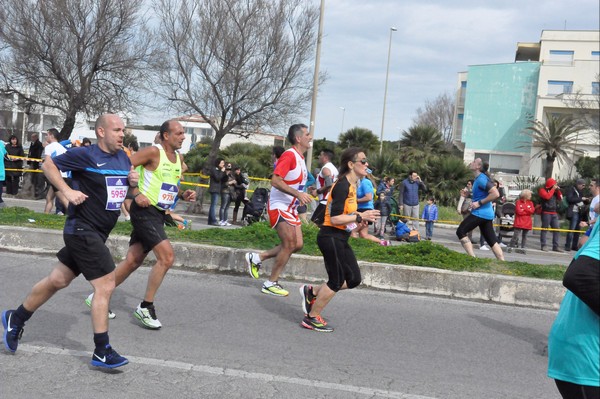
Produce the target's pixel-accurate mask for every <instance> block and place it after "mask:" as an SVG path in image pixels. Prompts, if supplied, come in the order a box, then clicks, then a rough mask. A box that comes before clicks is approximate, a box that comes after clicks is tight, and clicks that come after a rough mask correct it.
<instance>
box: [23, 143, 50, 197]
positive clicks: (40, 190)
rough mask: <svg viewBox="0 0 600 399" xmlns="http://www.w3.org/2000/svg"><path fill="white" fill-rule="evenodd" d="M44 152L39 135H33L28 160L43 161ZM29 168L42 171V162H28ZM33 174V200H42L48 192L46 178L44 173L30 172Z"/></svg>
mask: <svg viewBox="0 0 600 399" xmlns="http://www.w3.org/2000/svg"><path fill="white" fill-rule="evenodd" d="M43 152H44V146H43V145H42V142H41V141H40V135H39V133H33V134H32V135H31V145H30V146H29V153H28V154H27V157H28V158H36V159H41V158H42V153H43ZM27 164H28V165H29V168H30V169H32V170H36V171H37V170H39V169H40V161H27ZM30 173H31V185H32V186H33V198H34V199H36V200H37V199H42V198H44V197H45V192H46V178H45V177H44V174H43V173H40V172H30Z"/></svg>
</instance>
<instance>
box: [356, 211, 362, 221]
mask: <svg viewBox="0 0 600 399" xmlns="http://www.w3.org/2000/svg"><path fill="white" fill-rule="evenodd" d="M356 223H362V216H360V215H359V214H358V213H357V214H356Z"/></svg>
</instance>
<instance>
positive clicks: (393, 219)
mask: <svg viewBox="0 0 600 399" xmlns="http://www.w3.org/2000/svg"><path fill="white" fill-rule="evenodd" d="M387 200H388V201H390V205H391V208H392V211H391V213H390V216H389V217H388V220H387V221H388V224H389V225H390V226H392V228H393V229H395V228H396V225H397V224H398V220H400V216H398V201H396V199H395V198H394V197H389V198H387Z"/></svg>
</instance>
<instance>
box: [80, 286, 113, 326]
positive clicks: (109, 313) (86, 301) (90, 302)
mask: <svg viewBox="0 0 600 399" xmlns="http://www.w3.org/2000/svg"><path fill="white" fill-rule="evenodd" d="M93 298H94V293H93V292H92V293H91V294H90V295H88V297H87V298H85V304H86V305H88V307H90V308H91V307H92V299H93ZM115 317H117V315H116V314H114V313H113V312H112V310H110V309H108V318H109V319H111V320H112V319H114V318H115Z"/></svg>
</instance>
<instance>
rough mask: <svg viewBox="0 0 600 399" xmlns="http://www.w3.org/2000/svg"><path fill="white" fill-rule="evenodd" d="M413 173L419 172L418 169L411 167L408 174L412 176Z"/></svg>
mask: <svg viewBox="0 0 600 399" xmlns="http://www.w3.org/2000/svg"><path fill="white" fill-rule="evenodd" d="M413 173H417V171H416V170H414V169H411V170H409V171H408V175H409V176H412V174H413Z"/></svg>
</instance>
